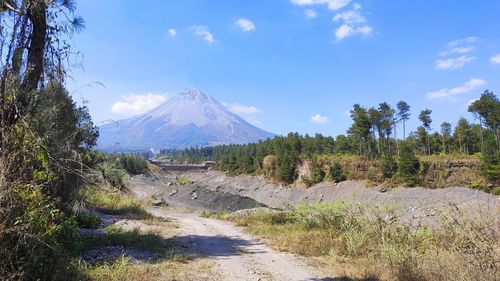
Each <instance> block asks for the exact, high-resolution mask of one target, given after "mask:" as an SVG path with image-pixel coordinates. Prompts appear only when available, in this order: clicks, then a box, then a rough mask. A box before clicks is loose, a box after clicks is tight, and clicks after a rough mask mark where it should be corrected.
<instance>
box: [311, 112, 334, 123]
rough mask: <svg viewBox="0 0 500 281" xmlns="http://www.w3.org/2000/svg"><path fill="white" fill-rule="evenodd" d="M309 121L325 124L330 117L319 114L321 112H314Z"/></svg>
mask: <svg viewBox="0 0 500 281" xmlns="http://www.w3.org/2000/svg"><path fill="white" fill-rule="evenodd" d="M310 121H311V123H316V124H326V123H328V122H330V118H328V117H326V116H321V114H319V113H318V114H316V115H313V116H312V117H311V119H310Z"/></svg>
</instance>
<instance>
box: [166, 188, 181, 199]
mask: <svg viewBox="0 0 500 281" xmlns="http://www.w3.org/2000/svg"><path fill="white" fill-rule="evenodd" d="M177 192H179V191H178V190H177V189H176V190H174V191H172V192H170V193H169V194H168V196H170V197H172V196H174V195H175V194H177Z"/></svg>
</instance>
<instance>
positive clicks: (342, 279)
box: [304, 276, 380, 281]
mask: <svg viewBox="0 0 500 281" xmlns="http://www.w3.org/2000/svg"><path fill="white" fill-rule="evenodd" d="M379 280H380V279H378V278H377V277H367V278H350V277H347V276H342V277H335V278H314V279H308V280H304V281H379Z"/></svg>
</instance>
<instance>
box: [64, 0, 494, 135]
mask: <svg viewBox="0 0 500 281" xmlns="http://www.w3.org/2000/svg"><path fill="white" fill-rule="evenodd" d="M78 5H79V6H78V9H77V13H78V14H80V15H81V16H83V17H84V19H85V21H86V26H87V28H86V29H85V30H84V31H83V32H82V33H80V34H78V35H76V36H75V37H74V38H73V39H72V40H73V41H74V47H75V50H77V51H79V52H81V54H82V56H81V57H80V59H79V60H77V62H79V63H81V65H82V66H81V67H77V68H75V69H73V71H72V78H73V79H72V81H70V82H69V85H68V86H69V88H70V90H71V92H72V93H73V95H74V97H75V98H76V99H78V100H80V99H82V98H83V99H85V100H88V102H89V103H88V105H89V107H90V110H91V114H92V116H93V118H94V120H95V121H96V122H97V123H100V122H107V121H108V120H117V119H123V118H127V117H130V116H132V115H135V114H138V113H142V112H144V111H147V110H149V109H152V108H154V107H155V106H157V105H158V104H161V103H162V102H165V101H166V100H168V98H170V97H172V96H174V95H176V94H178V93H179V92H180V91H182V90H183V89H185V88H199V89H201V90H202V91H204V92H206V93H208V94H211V95H212V96H213V97H215V98H216V99H217V100H219V101H221V102H222V103H223V104H224V105H225V106H227V107H228V108H229V109H230V110H231V111H233V112H235V113H238V114H240V115H241V116H242V117H244V118H245V119H247V120H248V121H250V122H251V123H253V124H256V125H257V126H259V127H261V128H263V129H265V130H268V131H271V132H274V133H277V134H286V133H287V132H289V131H298V132H300V133H309V134H313V133H316V132H320V133H324V134H327V135H336V134H339V133H345V131H346V129H347V128H348V126H349V124H350V118H349V117H348V115H347V114H346V113H347V112H348V111H349V109H350V108H351V107H352V105H353V104H354V103H360V104H362V105H365V106H372V105H377V104H378V103H380V102H383V101H387V102H389V103H391V104H392V105H395V104H396V103H397V102H398V101H399V100H401V99H403V100H405V101H407V102H408V103H409V104H410V106H411V107H412V122H411V123H410V127H412V128H413V127H414V126H416V125H417V122H418V121H417V120H416V119H417V118H416V116H417V115H418V112H419V111H420V110H421V109H423V108H430V109H432V110H433V114H432V116H433V119H434V120H435V121H434V123H433V127H434V128H436V129H437V128H438V127H439V124H440V123H441V122H442V121H448V122H451V123H455V122H456V121H457V120H458V118H459V116H464V117H467V118H469V119H470V120H472V116H471V115H470V114H469V113H467V104H468V103H469V102H470V101H471V100H473V99H475V98H477V97H478V96H479V95H480V93H481V92H482V91H483V90H485V89H490V90H492V91H494V92H496V93H499V92H500V33H499V29H498V28H499V27H500V17H498V11H500V2H499V1H497V0H482V1H456V0H440V1H434V0H409V1H375V0H359V1H350V0H231V1H226V0H169V1H162V0H149V1H131V0H130V1H129V0H106V1H102V0H81V1H78Z"/></svg>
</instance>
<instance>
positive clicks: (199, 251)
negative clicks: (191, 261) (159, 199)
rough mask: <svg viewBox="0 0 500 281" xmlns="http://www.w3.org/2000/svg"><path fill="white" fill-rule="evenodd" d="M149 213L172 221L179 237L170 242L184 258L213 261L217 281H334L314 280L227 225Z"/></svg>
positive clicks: (297, 264) (304, 268)
mask: <svg viewBox="0 0 500 281" xmlns="http://www.w3.org/2000/svg"><path fill="white" fill-rule="evenodd" d="M151 212H152V213H153V215H155V216H157V217H162V218H165V219H168V220H172V221H175V222H176V223H177V225H178V226H179V228H178V229H179V230H180V233H179V235H178V236H176V237H174V238H172V241H173V242H174V243H175V244H176V245H180V246H181V247H182V248H184V253H185V254H187V255H190V256H200V257H205V258H209V259H210V260H211V261H213V262H214V263H215V264H216V267H217V271H218V272H220V273H221V276H220V277H221V280H252V281H256V280H262V281H264V280H276V281H278V280H283V281H288V280H290V281H293V280H297V281H299V280H334V279H329V278H323V279H320V278H318V277H317V276H316V275H315V273H314V272H315V271H314V269H313V268H311V267H309V266H308V265H306V264H305V263H304V262H303V261H301V260H299V259H298V258H297V257H295V256H293V255H291V254H285V253H281V252H277V251H275V250H273V249H271V248H270V247H268V246H267V245H265V244H264V243H263V242H261V241H259V240H258V239H256V238H254V237H251V236H250V235H247V234H245V233H243V232H242V230H241V229H240V228H238V227H235V226H234V225H233V224H232V223H230V222H226V221H220V220H215V219H209V218H202V217H199V216H198V215H197V214H194V213H182V212H175V211H171V210H168V211H165V210H163V209H152V210H151Z"/></svg>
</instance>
